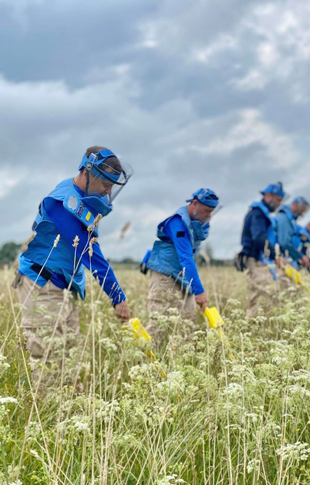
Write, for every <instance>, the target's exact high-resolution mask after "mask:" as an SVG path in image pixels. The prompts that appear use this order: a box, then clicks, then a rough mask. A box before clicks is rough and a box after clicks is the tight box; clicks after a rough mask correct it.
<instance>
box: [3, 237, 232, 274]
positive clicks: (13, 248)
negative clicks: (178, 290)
mask: <svg viewBox="0 0 310 485" xmlns="http://www.w3.org/2000/svg"><path fill="white" fill-rule="evenodd" d="M20 248H21V244H17V243H15V242H13V241H11V242H7V243H5V244H3V245H2V246H0V267H1V266H4V265H6V264H7V265H11V264H12V263H13V262H14V261H15V259H16V258H17V256H18V253H19V251H20ZM206 253H207V255H208V258H209V260H210V264H211V266H231V265H232V261H231V260H229V259H216V258H214V257H213V253H212V248H211V247H210V246H208V247H207V251H206ZM109 262H110V263H111V265H112V266H113V264H118V265H124V266H130V267H132V268H138V267H139V265H140V261H135V260H134V259H132V258H129V257H127V258H123V259H118V260H112V259H109ZM196 263H197V264H198V266H206V264H207V263H206V260H205V258H204V257H203V256H202V255H201V254H198V256H197V258H196Z"/></svg>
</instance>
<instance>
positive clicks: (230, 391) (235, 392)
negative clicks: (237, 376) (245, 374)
mask: <svg viewBox="0 0 310 485" xmlns="http://www.w3.org/2000/svg"><path fill="white" fill-rule="evenodd" d="M243 392H244V391H243V387H242V386H241V385H240V384H237V383H236V382H231V383H230V384H228V386H227V387H226V388H225V389H223V394H224V395H226V396H234V397H240V396H242V395H243Z"/></svg>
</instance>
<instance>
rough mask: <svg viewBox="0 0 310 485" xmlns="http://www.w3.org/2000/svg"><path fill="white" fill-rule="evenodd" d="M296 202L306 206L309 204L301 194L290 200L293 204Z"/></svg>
mask: <svg viewBox="0 0 310 485" xmlns="http://www.w3.org/2000/svg"><path fill="white" fill-rule="evenodd" d="M296 202H297V204H298V205H306V206H307V207H309V206H310V204H309V202H308V201H307V200H306V199H305V198H304V197H302V196H301V195H300V196H298V197H295V199H293V201H292V204H294V203H296Z"/></svg>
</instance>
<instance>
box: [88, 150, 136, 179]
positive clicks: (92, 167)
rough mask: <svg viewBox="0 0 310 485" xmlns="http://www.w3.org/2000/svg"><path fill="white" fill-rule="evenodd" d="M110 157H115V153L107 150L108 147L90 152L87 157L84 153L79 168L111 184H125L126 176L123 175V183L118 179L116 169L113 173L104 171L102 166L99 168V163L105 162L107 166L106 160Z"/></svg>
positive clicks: (118, 173) (103, 163)
mask: <svg viewBox="0 0 310 485" xmlns="http://www.w3.org/2000/svg"><path fill="white" fill-rule="evenodd" d="M111 157H115V158H116V155H115V154H114V153H113V152H112V151H111V150H108V149H104V150H101V151H100V152H95V153H91V154H90V155H89V157H87V155H86V153H85V155H84V156H83V158H82V161H81V163H80V166H79V170H81V169H82V168H85V170H87V172H89V173H91V174H92V175H94V176H95V177H99V178H100V179H102V180H108V181H109V182H112V183H113V184H116V185H125V183H126V182H127V180H126V176H125V180H126V182H125V183H124V181H123V182H120V181H119V179H120V176H121V173H120V172H118V171H117V170H114V173H110V172H106V171H105V170H103V169H102V168H99V165H105V164H106V165H107V167H108V163H106V160H107V159H109V158H111ZM125 175H126V174H125Z"/></svg>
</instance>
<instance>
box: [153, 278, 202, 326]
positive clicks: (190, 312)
mask: <svg viewBox="0 0 310 485" xmlns="http://www.w3.org/2000/svg"><path fill="white" fill-rule="evenodd" d="M170 308H176V309H177V310H178V312H179V315H180V316H181V317H182V318H185V319H188V320H192V321H193V322H195V321H196V313H197V305H196V301H195V296H194V295H189V294H187V293H186V291H184V290H182V288H181V286H180V285H179V284H178V283H176V281H175V280H174V279H173V278H172V277H169V276H166V275H164V274H162V273H157V271H151V277H150V283H149V295H148V310H149V314H150V323H149V326H148V329H151V327H153V326H154V325H155V323H152V313H154V312H158V313H160V314H161V315H168V314H169V311H168V310H169V309H170Z"/></svg>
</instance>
